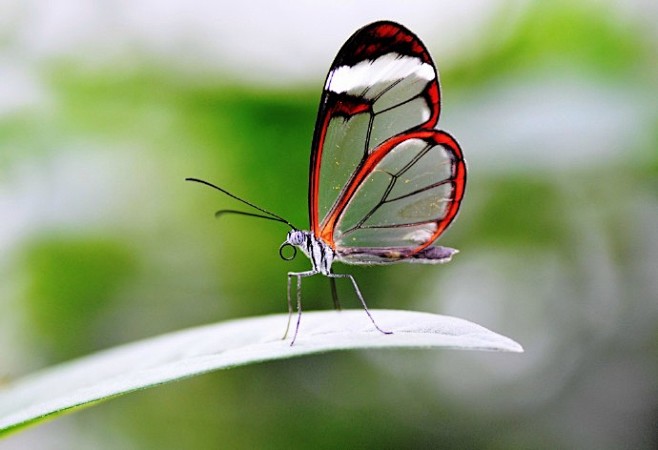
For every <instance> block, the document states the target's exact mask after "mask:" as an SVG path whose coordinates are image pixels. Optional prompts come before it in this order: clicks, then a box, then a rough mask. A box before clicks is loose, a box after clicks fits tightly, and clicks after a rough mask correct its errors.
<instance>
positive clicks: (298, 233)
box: [286, 230, 336, 275]
mask: <svg viewBox="0 0 658 450" xmlns="http://www.w3.org/2000/svg"><path fill="white" fill-rule="evenodd" d="M286 243H288V244H290V245H294V246H295V247H297V248H299V249H300V250H301V251H302V252H304V254H305V255H306V256H307V257H308V259H310V260H311V264H313V271H314V272H319V273H321V274H323V275H328V274H329V273H331V263H333V261H334V258H335V257H336V252H335V251H334V249H332V248H331V247H330V246H329V245H328V244H327V243H326V242H324V241H323V240H322V239H320V238H318V237H316V236H315V235H314V234H313V233H311V232H310V231H302V230H292V231H290V232H288V236H287V237H286Z"/></svg>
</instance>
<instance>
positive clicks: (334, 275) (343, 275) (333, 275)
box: [327, 273, 393, 334]
mask: <svg viewBox="0 0 658 450" xmlns="http://www.w3.org/2000/svg"><path fill="white" fill-rule="evenodd" d="M327 276H328V277H329V278H349V279H350V281H351V282H352V286H354V291H355V292H356V296H357V297H359V300H360V301H361V304H362V305H363V309H364V310H365V312H366V314H368V317H369V318H370V321H371V322H372V324H373V325H374V326H375V328H377V329H378V330H379V331H381V332H382V333H384V334H393V332H392V331H385V330H382V329H381V328H379V325H377V322H375V319H374V318H373V317H372V315H371V314H370V311H369V310H368V305H366V301H365V300H364V298H363V295H362V294H361V290H360V289H359V285H357V284H356V280H355V279H354V277H353V276H352V275H350V274H349V273H330V274H329V275H327Z"/></svg>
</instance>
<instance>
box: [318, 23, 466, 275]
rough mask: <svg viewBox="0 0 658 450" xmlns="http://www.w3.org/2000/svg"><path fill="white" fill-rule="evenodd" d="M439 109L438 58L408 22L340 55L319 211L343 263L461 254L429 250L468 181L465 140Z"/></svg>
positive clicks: (321, 121) (364, 38)
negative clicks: (442, 123) (444, 124)
mask: <svg viewBox="0 0 658 450" xmlns="http://www.w3.org/2000/svg"><path fill="white" fill-rule="evenodd" d="M439 111H440V94H439V84H438V77H437V74H436V69H435V67H434V64H433V63H432V60H431V58H430V56H429V54H428V52H427V50H426V49H425V47H424V46H423V44H422V43H421V42H420V40H419V39H418V38H417V37H416V36H415V35H413V34H412V33H411V32H410V31H408V30H407V29H405V28H404V27H402V26H401V25H398V24H394V23H391V22H378V23H374V24H372V25H369V26H367V27H365V28H363V29H361V30H359V31H357V32H356V33H355V34H354V35H353V36H352V38H350V40H348V42H347V43H346V44H345V45H344V46H343V48H342V49H341V50H340V52H339V53H338V56H337V57H336V60H335V61H334V63H333V65H332V66H331V69H330V71H329V75H328V76H327V81H326V83H325V89H324V92H323V97H322V102H321V105H320V114H319V116H318V122H317V125H316V133H315V137H314V145H313V151H312V154H311V175H310V182H309V190H310V192H309V202H310V205H309V211H310V216H311V229H312V231H313V232H314V233H315V235H316V236H318V237H319V238H321V239H323V240H324V241H325V242H327V243H328V244H330V245H331V246H332V247H333V248H334V249H335V250H336V251H337V254H338V257H339V258H340V259H342V260H343V261H345V262H350V263H368V264H371V263H386V262H393V261H396V260H408V261H412V262H413V261H415V262H443V261H447V260H449V258H450V256H451V255H452V254H453V253H454V251H453V250H452V249H444V248H442V247H436V248H429V246H430V245H431V244H432V242H433V241H435V240H436V239H437V238H438V236H439V235H440V234H441V233H442V232H443V231H444V230H445V229H446V227H447V226H448V225H449V224H450V223H451V222H452V220H453V219H454V217H455V216H456V214H457V211H458V210H459V205H460V202H461V199H462V197H463V192H464V185H465V180H466V167H465V164H464V160H463V157H462V153H461V150H460V148H459V145H458V144H457V142H456V141H455V140H454V139H453V138H452V137H451V136H450V135H448V134H447V133H444V132H442V131H439V130H436V129H434V127H435V126H436V124H437V121H438V118H439ZM438 249H442V250H438ZM443 250H445V251H443Z"/></svg>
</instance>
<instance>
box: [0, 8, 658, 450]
mask: <svg viewBox="0 0 658 450" xmlns="http://www.w3.org/2000/svg"><path fill="white" fill-rule="evenodd" d="M657 16H658V8H657V7H656V5H655V4H654V3H652V2H649V1H646V0H632V1H626V2H622V1H612V0H609V1H593V0H592V1H584V2H568V1H555V2H542V3H540V2H524V1H502V0H499V1H484V0H481V1H475V2H457V1H451V2H433V1H418V2H410V3H404V4H402V2H399V1H384V2H375V1H365V2H356V1H354V2H349V1H339V2H332V3H331V4H324V3H317V4H313V3H311V2H309V3H301V4H297V5H293V4H288V3H284V2H228V3H220V2H216V3H214V2H207V1H202V0H194V1H186V2H183V1H182V0H168V1H166V2H156V1H146V2H138V3H137V2H136V3H135V4H133V3H130V2H120V1H109V2H107V1H105V2H101V1H96V2H94V1H89V2H83V1H76V0H64V1H61V2H53V3H52V4H48V3H45V2H37V1H27V2H19V1H7V2H2V3H1V4H0V380H2V383H6V382H8V381H10V380H12V379H15V378H17V377H20V376H21V375H24V374H27V373H29V372H31V371H34V370H37V369H39V368H43V367H46V366H49V365H52V364H55V363H58V362H62V361H66V360H69V359H71V358H74V357H77V356H82V355H85V354H87V353H90V352H94V351H97V350H100V349H104V348H107V347H110V346H114V345H117V344H121V343H126V342H130V341H133V340H136V339H141V338H146V337H150V336H154V335H157V334H160V333H166V332H169V331H173V330H178V329H182V328H185V327H190V326H195V325H200V324H205V323H210V322H217V321H222V320H227V319H231V318H238V317H247V316H256V315H261V314H268V313H280V312H284V311H285V310H286V306H285V283H286V277H285V273H286V272H287V271H289V270H304V269H305V268H308V267H309V262H308V261H306V260H304V258H300V257H298V258H297V260H295V261H294V262H285V261H282V260H280V259H279V256H278V252H277V249H278V246H279V245H280V243H281V242H282V241H283V239H284V238H285V233H286V228H285V227H283V226H281V225H280V224H275V223H269V222H262V221H257V220H249V219H243V218H239V217H231V218H229V217H227V218H226V219H223V220H220V221H217V220H215V219H214V218H213V212H214V211H216V210H217V209H220V208H228V207H235V206H237V205H236V204H235V203H232V202H231V201H230V199H228V198H225V197H223V196H221V195H220V194H219V193H217V192H214V191H212V190H210V189H207V188H204V187H202V186H199V185H194V184H191V183H186V182H184V181H183V180H184V178H185V177H189V176H194V177H199V178H203V179H207V180H209V181H212V182H215V183H217V184H220V185H221V186H223V187H225V188H227V189H229V190H231V191H233V192H235V193H236V194H238V195H241V196H243V197H245V198H247V199H249V200H251V201H253V202H255V203H257V204H259V205H262V206H263V207H265V208H268V209H270V210H272V211H274V212H276V213H278V214H280V215H282V216H284V217H286V218H288V219H289V220H290V221H292V222H293V223H296V224H307V221H308V219H307V200H306V192H307V171H308V158H309V152H310V142H311V138H312V133H313V126H314V123H315V114H316V112H317V107H318V101H319V97H320V92H321V87H322V84H323V81H324V77H325V73H326V70H327V69H328V67H329V64H330V63H331V61H332V59H333V57H334V56H335V53H336V52H337V51H338V49H339V47H340V46H341V45H342V43H343V42H344V40H345V39H347V38H348V37H349V35H350V34H351V33H352V32H353V31H355V30H356V29H357V28H359V27H361V26H363V25H365V24H367V23H369V22H371V21H374V20H377V19H383V18H386V19H391V20H396V21H399V22H401V23H403V24H405V25H406V26H408V27H409V28H411V29H412V30H413V31H415V32H416V33H418V34H419V36H420V37H421V38H422V39H423V40H424V41H425V43H426V44H427V46H428V47H429V49H430V51H431V53H432V54H433V57H434V59H435V61H436V63H437V65H438V67H439V71H440V75H441V82H442V87H443V99H444V101H443V111H442V118H441V121H440V124H441V128H442V129H445V130H447V131H449V132H450V133H452V134H454V135H455V136H456V137H457V139H458V140H459V142H460V143H461V145H462V147H463V149H464V152H465V155H466V158H467V161H468V163H469V169H470V171H469V184H468V186H467V193H466V198H465V201H464V203H463V208H462V212H461V214H460V217H459V218H458V219H457V221H456V222H455V224H454V226H453V227H452V228H451V229H450V231H449V232H447V233H446V234H445V235H444V236H443V237H442V239H441V243H443V244H445V245H448V246H453V247H456V248H459V249H460V250H461V253H460V254H459V255H458V256H457V257H456V258H455V259H454V260H453V262H451V263H450V264H448V265H445V266H434V267H423V266H408V265H399V266H391V267H374V268H365V269H362V268H353V267H349V268H342V269H344V270H348V271H349V272H350V273H353V274H354V275H355V276H356V278H357V279H358V280H359V282H360V285H361V287H362V290H363V291H364V295H365V296H366V298H367V300H368V302H369V304H370V306H371V307H372V308H405V309H413V310H422V311H429V312H435V313H443V314H449V315H455V316H459V317H463V318H465V319H468V320H472V321H474V322H476V323H480V324H482V325H484V326H486V327H488V328H491V329H493V330H495V331H498V332H501V333H503V334H505V335H507V336H510V337H512V338H514V339H516V340H518V341H519V342H520V343H522V344H523V345H524V347H525V350H526V353H525V354H523V355H505V354H487V353H470V352H469V353H467V352H454V351H442V352H437V351H373V352H358V353H357V352H355V353H337V354H329V355H323V356H315V357H310V358H303V359H296V360H288V361H283V362H273V363H266V364H260V365H257V366H250V367H243V368H237V369H232V370H228V371H222V372H218V373H212V374H208V375H204V376H200V377H196V378H194V379H190V380H186V381H183V382H178V383H174V384H169V385H165V386H162V387H158V388H154V389H150V390H147V391H144V392H137V393H133V394H130V395H128V396H125V397H122V398H119V399H116V400H112V401H109V402H107V403H103V404H101V405H99V406H96V407H93V408H89V409H86V410H84V411H82V412H79V413H76V414H72V415H69V416H65V417H63V418H59V419H57V420H55V421H52V422H49V423H47V424H45V425H42V426H38V427H34V428H31V429H28V430H27V431H25V432H23V433H19V434H17V435H14V436H11V437H10V438H8V439H7V440H5V441H2V442H0V448H2V449H24V448H39V449H88V448H94V449H161V448H186V449H197V448H199V449H206V448H291V447H292V448H296V447H298V448H309V447H313V448H334V447H355V448H429V447H432V448H487V449H503V448H597V449H606V448H610V449H613V448H615V449H616V448H634V449H644V448H646V449H650V448H656V447H657V446H658V277H657V275H658V231H657V230H658V225H657V224H658V151H657V147H658V146H657V144H658V133H657V132H656V129H657V128H656V125H658V113H657V106H656V105H657V102H656V100H657V94H658V88H657V83H656V80H657V78H658V64H657V59H656V54H657V47H658V45H657V41H658V40H657V38H658V31H657V30H656V27H655V18H656V17H657ZM304 289H305V305H306V308H307V309H328V308H331V296H330V291H329V284H328V283H327V281H326V280H324V279H321V278H318V279H310V280H308V281H305V284H304ZM340 289H341V293H342V298H343V303H344V304H345V306H348V307H355V308H356V307H358V303H357V300H356V299H355V298H354V296H353V294H352V293H351V291H350V289H349V287H348V286H343V285H341V286H340ZM302 332H303V330H302Z"/></svg>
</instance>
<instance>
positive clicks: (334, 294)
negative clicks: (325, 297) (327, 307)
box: [329, 278, 341, 311]
mask: <svg viewBox="0 0 658 450" xmlns="http://www.w3.org/2000/svg"><path fill="white" fill-rule="evenodd" d="M329 284H331V298H332V299H333V301H334V309H336V310H338V311H340V310H341V308H340V301H339V300H338V290H336V279H335V278H329Z"/></svg>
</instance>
